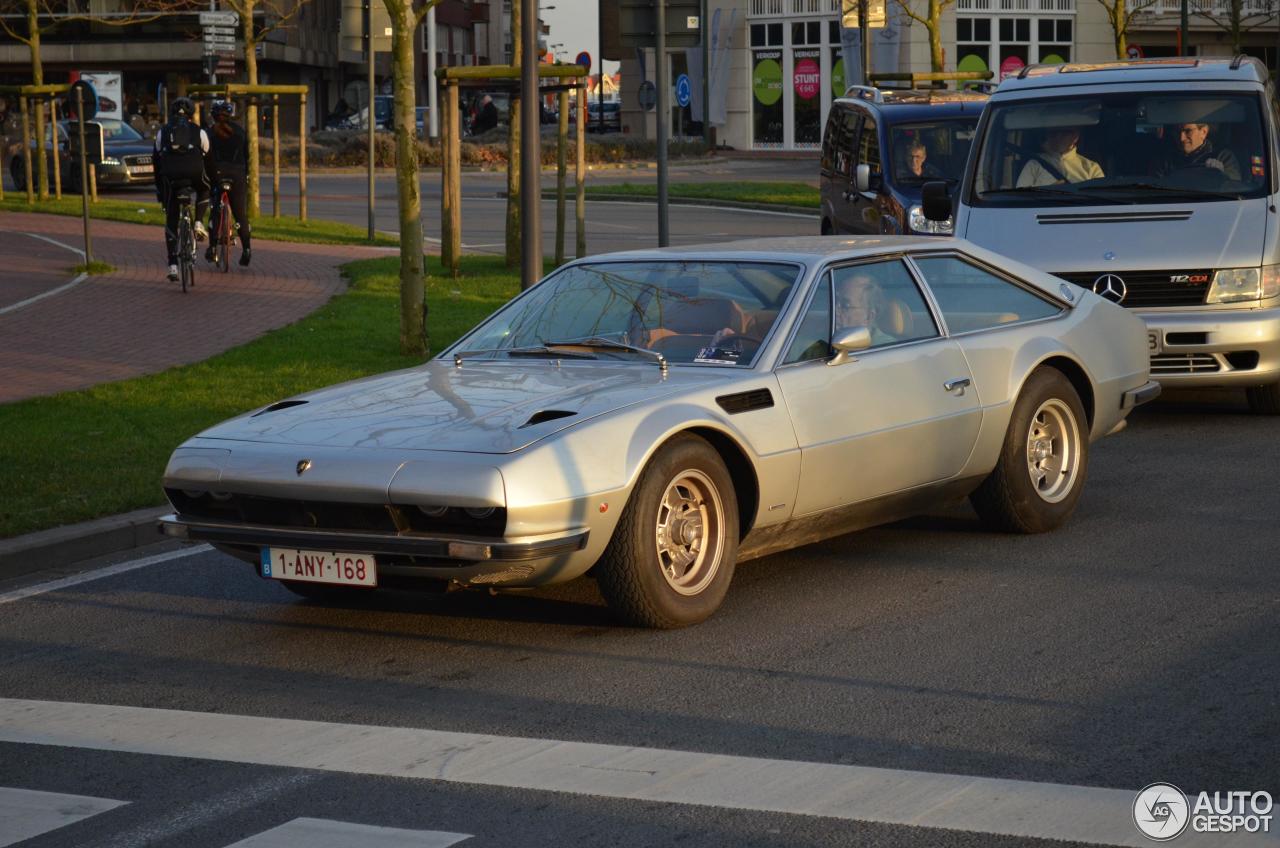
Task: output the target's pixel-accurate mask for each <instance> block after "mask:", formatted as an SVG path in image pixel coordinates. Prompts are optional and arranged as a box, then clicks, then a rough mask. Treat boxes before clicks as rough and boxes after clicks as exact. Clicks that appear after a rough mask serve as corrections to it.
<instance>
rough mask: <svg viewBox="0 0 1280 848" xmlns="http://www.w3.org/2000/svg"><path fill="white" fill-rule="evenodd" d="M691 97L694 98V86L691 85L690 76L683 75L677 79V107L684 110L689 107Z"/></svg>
mask: <svg viewBox="0 0 1280 848" xmlns="http://www.w3.org/2000/svg"><path fill="white" fill-rule="evenodd" d="M691 97H693V86H691V85H690V84H689V75H688V74H681V75H680V76H678V77H676V105H677V106H679V107H680V108H681V109H683V108H684V107H686V106H688V105H689V98H691Z"/></svg>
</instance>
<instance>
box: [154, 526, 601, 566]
mask: <svg viewBox="0 0 1280 848" xmlns="http://www.w3.org/2000/svg"><path fill="white" fill-rule="evenodd" d="M158 529H159V531H160V532H161V533H162V534H164V535H166V536H171V537H173V538H175V539H182V540H184V541H189V542H210V543H212V544H218V545H232V546H240V547H253V548H262V547H280V548H297V549H304V550H320V551H342V552H348V553H363V554H374V555H383V556H397V557H413V558H415V559H416V558H425V559H427V560H441V562H439V563H438V564H439V565H442V566H447V565H449V564H450V563H462V564H464V565H469V564H472V563H484V562H500V563H509V562H531V561H534V560H544V559H549V558H552V557H558V556H563V555H565V554H572V553H576V552H577V551H580V550H582V549H583V548H585V547H586V546H587V538H588V536H589V531H587V530H573V531H568V532H565V533H561V534H557V535H553V536H542V537H539V538H536V539H529V540H521V541H508V540H494V539H486V538H481V537H476V536H426V535H419V534H414V533H397V534H387V533H357V532H350V531H333V530H304V529H299V528H294V527H264V526H258V525H251V524H237V523H233V522H222V521H210V520H207V519H189V518H184V517H183V516H181V515H178V514H170V515H166V516H163V517H162V518H160V519H159V524H158Z"/></svg>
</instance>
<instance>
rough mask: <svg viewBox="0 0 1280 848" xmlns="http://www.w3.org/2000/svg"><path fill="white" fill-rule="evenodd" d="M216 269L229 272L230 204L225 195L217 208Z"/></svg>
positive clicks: (224, 194)
mask: <svg viewBox="0 0 1280 848" xmlns="http://www.w3.org/2000/svg"><path fill="white" fill-rule="evenodd" d="M217 238H218V248H217V250H218V268H219V270H221V271H222V273H224V274H225V273H227V272H228V271H230V270H231V204H229V203H227V195H226V193H225V192H224V193H223V195H222V203H221V204H219V206H218V236H217Z"/></svg>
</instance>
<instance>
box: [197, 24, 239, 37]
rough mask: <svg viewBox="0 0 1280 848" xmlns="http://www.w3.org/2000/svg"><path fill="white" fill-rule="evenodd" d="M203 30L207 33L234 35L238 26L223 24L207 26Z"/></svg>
mask: <svg viewBox="0 0 1280 848" xmlns="http://www.w3.org/2000/svg"><path fill="white" fill-rule="evenodd" d="M202 32H204V34H205V35H230V36H232V37H234V36H235V34H236V28H235V27H221V26H207V27H204V28H203V29H202Z"/></svg>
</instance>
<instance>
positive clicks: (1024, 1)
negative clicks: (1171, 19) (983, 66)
mask: <svg viewBox="0 0 1280 848" xmlns="http://www.w3.org/2000/svg"><path fill="white" fill-rule="evenodd" d="M1157 2H1164V0H1157ZM956 11H957V12H1027V13H1035V12H1052V13H1054V14H1075V11H1076V0H958V2H957V3H956Z"/></svg>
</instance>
